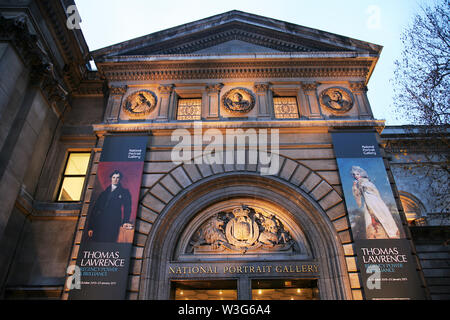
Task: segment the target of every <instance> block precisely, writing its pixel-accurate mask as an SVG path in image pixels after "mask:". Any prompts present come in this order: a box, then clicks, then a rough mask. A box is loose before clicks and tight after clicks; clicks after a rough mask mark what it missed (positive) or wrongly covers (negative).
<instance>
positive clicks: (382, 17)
mask: <svg viewBox="0 0 450 320" xmlns="http://www.w3.org/2000/svg"><path fill="white" fill-rule="evenodd" d="M428 2H430V0H341V1H336V0H276V1H275V0H270V1H269V0H224V1H211V0H190V1H186V0H183V1H182V0H166V1H153V0H126V1H125V0H75V3H76V5H77V8H78V11H79V13H80V15H81V19H82V22H81V24H80V25H81V29H82V31H83V34H84V37H85V39H86V42H87V44H88V46H89V49H90V50H96V49H99V48H103V47H106V46H109V45H112V44H115V43H119V42H122V41H126V40H130V39H133V38H136V37H139V36H143V35H146V34H149V33H153V32H156V31H160V30H164V29H167V28H171V27H175V26H178V25H181V24H184V23H188V22H192V21H195V20H199V19H203V18H207V17H210V16H213V15H216V14H220V13H223V12H226V11H230V10H241V11H245V12H248V13H253V14H257V15H262V16H266V17H270V18H274V19H278V20H282V21H286V22H290V23H294V24H298V25H302V26H306V27H310V28H315V29H320V30H323V31H328V32H332V33H336V34H339V35H343V36H347V37H351V38H355V39H359V40H363V41H367V42H372V43H375V44H378V45H382V46H383V47H384V48H383V51H382V53H381V57H380V60H379V62H378V64H377V66H376V68H375V71H374V73H373V75H372V78H371V79H370V82H369V85H368V88H369V91H368V97H369V101H370V103H371V106H372V110H373V112H374V115H375V118H377V119H385V120H386V125H399V124H405V123H404V122H403V121H402V120H397V119H396V118H395V116H394V113H393V112H392V94H393V92H392V85H391V83H390V79H392V78H393V70H394V61H395V59H398V58H399V56H400V53H401V49H402V46H401V41H400V35H401V32H402V30H404V28H405V27H407V26H408V25H409V24H411V22H412V19H413V16H414V14H415V13H416V12H417V11H418V9H419V6H420V5H421V4H422V5H423V4H426V3H428Z"/></svg>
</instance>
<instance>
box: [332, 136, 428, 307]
mask: <svg viewBox="0 0 450 320" xmlns="http://www.w3.org/2000/svg"><path fill="white" fill-rule="evenodd" d="M332 138H333V145H334V149H335V153H336V158H337V159H336V160H337V164H338V168H339V175H340V177H341V182H342V188H343V191H344V197H345V203H346V207H347V212H348V215H349V219H350V225H351V230H352V234H353V238H354V242H355V249H356V254H357V261H358V266H359V269H360V270H361V278H362V282H363V288H364V294H365V298H366V299H424V298H425V296H424V291H423V289H422V288H421V284H420V280H419V276H418V274H417V271H416V263H415V261H414V260H413V257H412V254H411V247H410V243H409V241H408V240H407V239H406V238H405V232H404V230H403V226H402V222H401V219H400V215H399V212H398V210H397V205H396V202H395V199H394V196H393V194H392V189H391V185H390V183H389V180H388V177H387V173H386V168H385V166H384V162H383V158H382V157H381V155H380V150H379V148H378V142H377V140H376V136H375V133H374V132H340V133H332Z"/></svg>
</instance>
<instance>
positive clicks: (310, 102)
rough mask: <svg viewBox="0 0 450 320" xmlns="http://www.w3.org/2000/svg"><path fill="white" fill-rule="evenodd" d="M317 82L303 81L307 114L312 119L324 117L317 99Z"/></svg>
mask: <svg viewBox="0 0 450 320" xmlns="http://www.w3.org/2000/svg"><path fill="white" fill-rule="evenodd" d="M318 85H319V84H318V83H317V82H302V83H301V87H302V90H303V93H304V97H305V109H306V114H305V115H306V116H307V117H308V118H311V119H320V118H322V113H321V112H320V107H319V102H318V100H317V87H318Z"/></svg>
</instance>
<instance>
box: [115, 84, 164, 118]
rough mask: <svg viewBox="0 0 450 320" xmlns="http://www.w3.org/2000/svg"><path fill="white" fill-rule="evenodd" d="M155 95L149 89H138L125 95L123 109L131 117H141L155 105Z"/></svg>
mask: <svg viewBox="0 0 450 320" xmlns="http://www.w3.org/2000/svg"><path fill="white" fill-rule="evenodd" d="M156 102H157V98H156V95H155V94H154V93H153V92H152V91H150V90H139V91H136V92H134V93H132V94H131V95H129V96H128V97H127V99H126V100H125V102H124V105H123V110H124V111H125V113H127V114H128V115H129V116H130V117H131V118H134V119H141V118H142V117H145V116H146V115H148V114H149V113H150V112H152V111H153V109H154V108H155V107H156Z"/></svg>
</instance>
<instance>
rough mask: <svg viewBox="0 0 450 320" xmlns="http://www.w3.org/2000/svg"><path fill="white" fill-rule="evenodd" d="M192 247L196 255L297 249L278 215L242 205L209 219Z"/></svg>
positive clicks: (193, 240) (199, 231)
mask: <svg viewBox="0 0 450 320" xmlns="http://www.w3.org/2000/svg"><path fill="white" fill-rule="evenodd" d="M189 248H190V249H189V250H191V251H193V253H194V254H205V253H206V254H217V253H237V254H244V253H246V252H249V253H260V252H265V251H269V252H276V251H280V252H286V251H292V250H295V241H294V240H293V239H292V237H291V236H290V234H289V232H288V231H287V230H286V229H285V228H284V226H283V223H282V222H281V221H280V220H279V219H278V218H277V217H276V216H275V215H273V214H271V213H268V212H266V211H263V210H261V209H255V208H251V207H248V206H242V207H237V208H235V209H233V210H231V211H229V212H218V213H216V214H215V215H214V216H212V217H211V218H209V219H208V220H207V221H206V222H205V223H204V224H203V225H202V226H201V227H200V228H199V229H198V230H197V232H196V233H195V234H194V236H193V237H192V239H191V241H190V247H189Z"/></svg>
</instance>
